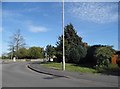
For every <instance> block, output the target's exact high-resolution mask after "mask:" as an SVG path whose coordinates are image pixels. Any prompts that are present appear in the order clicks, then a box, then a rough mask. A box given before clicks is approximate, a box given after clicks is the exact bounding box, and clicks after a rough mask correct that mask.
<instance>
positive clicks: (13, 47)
mask: <svg viewBox="0 0 120 89" xmlns="http://www.w3.org/2000/svg"><path fill="white" fill-rule="evenodd" d="M10 39H11V41H10V42H9V50H10V51H11V58H12V57H13V56H16V58H18V50H19V49H20V48H22V47H24V46H25V45H26V44H25V41H24V38H23V36H22V35H21V33H20V30H17V32H16V33H14V34H13V36H11V37H10Z"/></svg>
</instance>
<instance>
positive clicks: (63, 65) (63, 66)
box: [62, 0, 65, 71]
mask: <svg viewBox="0 0 120 89" xmlns="http://www.w3.org/2000/svg"><path fill="white" fill-rule="evenodd" d="M62 31H63V63H62V70H63V71H64V70H65V45H64V42H65V41H64V0H63V1H62Z"/></svg>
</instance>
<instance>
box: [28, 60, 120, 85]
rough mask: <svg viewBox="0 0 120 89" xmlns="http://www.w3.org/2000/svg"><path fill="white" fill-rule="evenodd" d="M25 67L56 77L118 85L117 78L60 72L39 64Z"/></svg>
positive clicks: (30, 64)
mask: <svg viewBox="0 0 120 89" xmlns="http://www.w3.org/2000/svg"><path fill="white" fill-rule="evenodd" d="M27 67H28V68H30V69H32V70H34V71H36V72H39V73H43V74H48V75H53V76H58V77H65V78H75V79H85V80H91V81H98V82H109V83H116V84H117V83H118V76H113V75H102V74H92V73H78V72H68V71H62V70H57V69H53V68H46V67H43V66H42V65H40V62H34V63H29V64H28V65H27Z"/></svg>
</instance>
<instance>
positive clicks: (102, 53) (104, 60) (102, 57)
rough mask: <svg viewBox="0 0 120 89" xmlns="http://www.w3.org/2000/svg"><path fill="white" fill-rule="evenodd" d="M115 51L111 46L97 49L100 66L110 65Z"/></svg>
mask: <svg viewBox="0 0 120 89" xmlns="http://www.w3.org/2000/svg"><path fill="white" fill-rule="evenodd" d="M112 54H113V51H112V50H111V48H110V47H100V48H98V49H97V50H96V51H95V55H94V56H95V58H96V61H97V65H98V66H108V64H109V63H110V59H111V57H112Z"/></svg>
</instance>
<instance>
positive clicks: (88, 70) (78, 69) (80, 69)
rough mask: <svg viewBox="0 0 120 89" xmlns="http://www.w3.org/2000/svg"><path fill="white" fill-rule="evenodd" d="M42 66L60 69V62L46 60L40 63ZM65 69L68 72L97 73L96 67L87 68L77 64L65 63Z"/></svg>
mask: <svg viewBox="0 0 120 89" xmlns="http://www.w3.org/2000/svg"><path fill="white" fill-rule="evenodd" d="M41 65H42V66H44V67H47V68H54V69H58V70H62V64H61V63H55V62H48V63H45V64H44V63H43V64H41ZM65 67H66V70H67V71H70V72H82V73H97V70H96V69H93V68H88V67H83V66H78V65H76V64H70V63H66V66H65Z"/></svg>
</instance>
